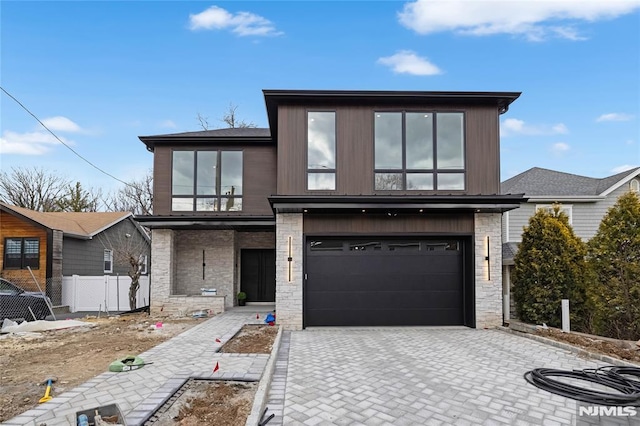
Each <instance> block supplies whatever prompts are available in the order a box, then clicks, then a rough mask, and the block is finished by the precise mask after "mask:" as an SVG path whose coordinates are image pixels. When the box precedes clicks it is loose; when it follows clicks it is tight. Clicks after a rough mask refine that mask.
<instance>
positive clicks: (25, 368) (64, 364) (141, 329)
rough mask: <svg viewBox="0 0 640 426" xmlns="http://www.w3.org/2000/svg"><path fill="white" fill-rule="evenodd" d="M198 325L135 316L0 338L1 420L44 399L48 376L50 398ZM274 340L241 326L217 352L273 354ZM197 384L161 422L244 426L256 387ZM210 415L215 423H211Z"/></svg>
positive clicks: (264, 329) (265, 331)
mask: <svg viewBox="0 0 640 426" xmlns="http://www.w3.org/2000/svg"><path fill="white" fill-rule="evenodd" d="M204 320H206V319H198V318H192V317H183V318H174V317H151V316H149V315H147V314H146V313H141V314H132V315H123V316H119V317H109V318H100V319H98V318H89V317H88V318H84V319H82V321H85V322H89V323H91V324H94V326H93V327H75V328H67V329H61V330H52V331H45V332H39V333H26V334H22V335H18V334H5V335H0V422H3V421H5V420H8V419H10V418H12V417H14V416H17V415H19V414H21V413H23V412H25V411H27V410H29V409H31V408H34V407H36V406H37V405H38V401H39V400H40V398H42V397H43V396H44V393H45V389H46V386H45V385H44V384H43V382H44V381H45V380H46V379H47V378H49V377H55V378H56V379H57V380H56V382H55V383H54V384H53V390H52V392H51V395H52V396H53V397H55V396H57V395H60V394H62V393H63V392H65V391H66V390H71V389H73V388H74V387H76V386H78V385H80V384H82V383H84V382H86V381H87V380H89V379H91V378H93V377H95V376H97V375H98V374H101V373H103V372H105V371H108V369H109V364H111V362H113V361H115V360H116V359H119V358H123V357H125V356H127V355H138V354H140V353H142V352H145V351H147V350H148V349H151V348H152V347H154V346H156V345H158V344H160V343H162V342H163V341H165V340H167V339H169V338H171V337H173V336H175V335H177V334H180V333H182V332H183V331H185V330H187V329H189V328H191V327H193V326H195V325H197V324H199V323H200V322H202V321H204ZM158 322H161V323H162V326H161V327H160V328H157V327H156V324H157V323H158ZM276 334H277V327H271V326H267V325H265V326H262V325H246V326H244V327H243V328H242V329H241V330H240V332H239V333H238V334H237V335H236V336H235V337H234V338H233V339H231V340H229V341H228V342H227V343H226V344H225V345H224V346H223V348H221V351H222V350H224V352H232V353H271V348H272V346H273V342H274V340H275V336H276ZM198 386H199V387H196V388H194V389H192V390H191V392H190V393H189V395H188V397H187V398H182V399H180V401H179V402H177V403H176V404H175V409H178V410H179V414H173V417H169V418H167V417H166V416H165V421H166V422H167V423H164V424H179V425H184V426H187V425H196V424H199V425H203V424H217V425H218V424H219V425H239V424H244V423H245V421H246V418H247V416H248V415H249V413H250V412H251V407H252V404H253V397H254V394H255V385H254V384H242V383H235V382H229V383H226V382H209V383H207V382H205V383H204V384H198ZM209 411H210V412H209ZM212 415H215V416H216V421H215V423H212V422H211V421H210V419H211V416H212ZM176 416H177V417H176ZM174 417H175V418H174ZM243 419H244V420H243Z"/></svg>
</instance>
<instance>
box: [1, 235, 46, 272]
mask: <svg viewBox="0 0 640 426" xmlns="http://www.w3.org/2000/svg"><path fill="white" fill-rule="evenodd" d="M3 265H4V266H3V267H4V269H27V267H30V268H32V269H39V268H40V240H39V239H38V238H5V240H4V264H3Z"/></svg>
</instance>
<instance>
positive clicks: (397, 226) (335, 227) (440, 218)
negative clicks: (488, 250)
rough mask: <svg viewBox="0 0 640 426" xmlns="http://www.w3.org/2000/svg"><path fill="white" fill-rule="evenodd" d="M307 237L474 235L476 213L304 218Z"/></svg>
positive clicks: (310, 216) (338, 215)
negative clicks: (321, 235) (406, 234)
mask: <svg viewBox="0 0 640 426" xmlns="http://www.w3.org/2000/svg"><path fill="white" fill-rule="evenodd" d="M303 229H304V233H305V234H335V235H356V234H367V235H380V234H404V233H413V234H433V233H438V234H471V233H473V214H471V213H459V214H436V213H425V214H420V215H417V214H416V215H406V216H405V215H399V216H396V217H388V216H386V215H382V214H379V215H377V214H366V213H363V214H361V215H358V214H352V215H347V214H326V215H313V214H307V215H305V216H304V220H303Z"/></svg>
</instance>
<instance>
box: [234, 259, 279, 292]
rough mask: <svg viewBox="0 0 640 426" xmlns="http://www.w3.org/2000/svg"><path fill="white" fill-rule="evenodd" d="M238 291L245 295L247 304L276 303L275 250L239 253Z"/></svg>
mask: <svg viewBox="0 0 640 426" xmlns="http://www.w3.org/2000/svg"><path fill="white" fill-rule="evenodd" d="M240 290H241V291H244V292H245V293H247V302H275V301H276V251H275V250H271V249H243V250H241V251H240Z"/></svg>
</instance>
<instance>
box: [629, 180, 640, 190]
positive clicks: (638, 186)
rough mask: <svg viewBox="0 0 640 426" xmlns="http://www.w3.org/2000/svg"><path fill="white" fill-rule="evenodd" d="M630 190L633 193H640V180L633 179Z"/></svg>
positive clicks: (630, 182)
mask: <svg viewBox="0 0 640 426" xmlns="http://www.w3.org/2000/svg"><path fill="white" fill-rule="evenodd" d="M629 190H631V191H633V192H640V180H638V179H631V181H629Z"/></svg>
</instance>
